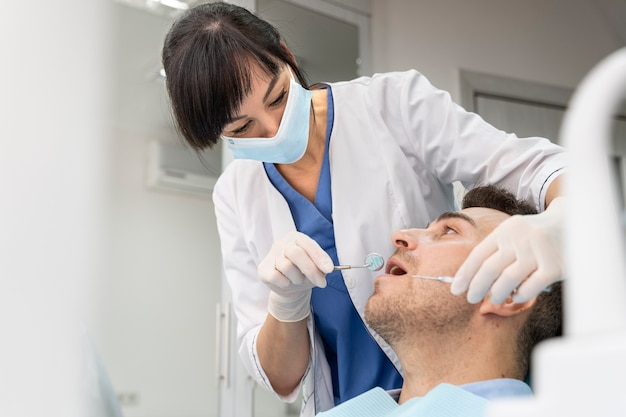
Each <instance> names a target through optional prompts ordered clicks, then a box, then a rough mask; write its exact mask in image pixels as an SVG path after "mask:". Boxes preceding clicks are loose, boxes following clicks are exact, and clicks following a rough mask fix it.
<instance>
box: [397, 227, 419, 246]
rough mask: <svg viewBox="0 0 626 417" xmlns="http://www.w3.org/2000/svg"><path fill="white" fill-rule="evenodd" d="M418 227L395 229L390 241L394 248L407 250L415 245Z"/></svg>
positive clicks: (417, 238) (417, 237)
mask: <svg viewBox="0 0 626 417" xmlns="http://www.w3.org/2000/svg"><path fill="white" fill-rule="evenodd" d="M419 235H420V229H403V230H396V231H395V232H393V234H392V235H391V241H392V242H393V245H394V246H395V247H396V248H406V249H409V250H412V249H415V248H416V247H417V242H418V240H419Z"/></svg>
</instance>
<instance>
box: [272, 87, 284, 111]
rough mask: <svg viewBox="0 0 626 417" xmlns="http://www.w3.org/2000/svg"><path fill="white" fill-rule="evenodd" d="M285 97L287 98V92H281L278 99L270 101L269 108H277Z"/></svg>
mask: <svg viewBox="0 0 626 417" xmlns="http://www.w3.org/2000/svg"><path fill="white" fill-rule="evenodd" d="M285 97H287V92H286V91H285V90H283V91H281V93H280V94H279V95H278V97H276V100H274V101H272V102H271V103H270V107H276V106H279V105H280V104H282V102H283V101H284V100H285Z"/></svg>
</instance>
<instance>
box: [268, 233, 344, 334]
mask: <svg viewBox="0 0 626 417" xmlns="http://www.w3.org/2000/svg"><path fill="white" fill-rule="evenodd" d="M333 266H334V265H333V260H332V259H331V258H330V256H328V254H327V253H326V252H324V251H323V250H322V248H321V247H320V246H319V245H318V244H317V242H316V241H315V240H313V239H311V238H310V237H309V236H307V235H305V234H303V233H300V232H289V233H287V234H286V235H285V236H283V237H282V238H281V239H279V240H277V241H276V242H275V243H274V245H272V248H271V249H270V251H269V253H268V254H267V256H266V257H265V259H263V261H261V263H260V264H259V267H258V273H259V278H260V279H261V281H263V282H264V283H265V284H266V285H267V286H268V287H269V288H270V290H271V293H270V297H269V304H268V311H269V313H270V314H271V315H272V316H274V317H275V318H276V319H277V320H279V321H284V322H295V321H300V320H302V319H304V318H306V317H307V316H308V315H309V314H310V312H311V305H310V303H311V289H312V288H313V287H315V286H317V287H325V286H326V274H328V273H330V272H332V271H333Z"/></svg>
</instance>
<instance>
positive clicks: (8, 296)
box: [0, 0, 115, 417]
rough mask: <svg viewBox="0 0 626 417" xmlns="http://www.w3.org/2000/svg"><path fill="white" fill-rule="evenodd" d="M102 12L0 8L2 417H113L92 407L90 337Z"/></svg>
mask: <svg viewBox="0 0 626 417" xmlns="http://www.w3.org/2000/svg"><path fill="white" fill-rule="evenodd" d="M109 12H110V8H109V2H108V1H104V0H98V1H89V2H85V1H82V0H58V1H55V2H50V1H27V2H25V1H17V2H3V4H2V14H1V17H0V22H1V23H0V51H2V65H0V83H1V84H2V87H1V89H0V91H1V92H0V184H1V185H0V190H2V192H1V195H0V335H1V336H0V337H1V342H0V415H2V416H18V417H21V416H28V417H30V416H32V417H35V416H44V415H45V416H51V417H57V416H58V417H61V416H64V417H84V416H91V417H95V416H99V417H100V416H105V415H111V416H113V415H115V414H107V413H109V412H111V413H115V410H113V409H110V408H109V409H107V406H106V405H105V404H104V403H106V402H108V400H110V399H111V397H109V398H108V399H104V402H103V401H100V400H102V398H99V396H100V394H101V392H100V391H99V390H100V385H99V384H100V382H101V381H102V379H101V378H100V377H101V376H102V377H104V376H105V375H103V374H98V372H97V370H96V368H94V365H95V363H94V362H92V361H91V359H92V358H93V356H92V354H94V353H96V352H94V351H93V350H91V347H92V345H91V344H90V336H89V317H90V316H91V314H92V313H93V307H94V300H95V297H94V289H95V284H96V283H97V281H98V280H99V279H100V278H101V277H102V276H101V274H100V272H101V267H102V264H103V257H102V255H103V236H104V227H105V226H104V225H105V218H106V213H105V211H106V208H105V206H106V198H107V197H106V196H107V183H108V167H109V160H108V142H107V138H106V134H105V130H106V125H107V123H108V122H109V121H110V119H109V116H108V112H107V111H108V103H109V101H108V92H109V91H110V86H111V77H110V71H109V69H110V68H111V54H110V48H109V46H110V42H109V41H110V32H109V30H110V28H111V19H110V14H109ZM113 400H114V398H113Z"/></svg>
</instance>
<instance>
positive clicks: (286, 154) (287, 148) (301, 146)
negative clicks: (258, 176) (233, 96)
mask: <svg viewBox="0 0 626 417" xmlns="http://www.w3.org/2000/svg"><path fill="white" fill-rule="evenodd" d="M311 96H312V93H311V91H309V90H307V89H305V88H303V87H302V86H301V85H300V84H298V83H297V82H296V81H295V80H294V78H293V75H292V76H291V80H290V82H289V95H288V96H287V104H285V111H284V112H283V117H282V119H281V121H280V126H278V132H276V135H275V136H274V137H272V138H233V137H227V136H222V138H223V139H224V140H226V142H227V143H228V147H229V148H230V150H231V151H232V152H233V157H234V158H235V159H254V160H256V161H261V162H271V163H274V164H291V163H294V162H296V161H298V160H299V159H300V158H302V155H304V152H305V151H306V146H307V144H308V142H309V117H310V115H311Z"/></svg>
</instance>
